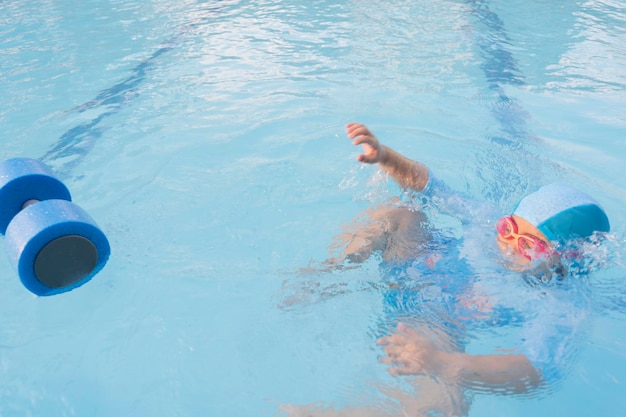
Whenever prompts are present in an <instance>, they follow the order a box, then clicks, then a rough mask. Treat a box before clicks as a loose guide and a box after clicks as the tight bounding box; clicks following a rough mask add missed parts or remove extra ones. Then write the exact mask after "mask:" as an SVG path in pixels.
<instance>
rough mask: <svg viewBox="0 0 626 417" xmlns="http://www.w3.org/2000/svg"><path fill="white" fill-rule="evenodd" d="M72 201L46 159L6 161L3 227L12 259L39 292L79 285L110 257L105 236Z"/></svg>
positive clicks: (0, 199)
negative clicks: (45, 162) (43, 161)
mask: <svg viewBox="0 0 626 417" xmlns="http://www.w3.org/2000/svg"><path fill="white" fill-rule="evenodd" d="M70 199H71V197H70V193H69V191H68V190H67V188H66V187H65V185H63V183H62V182H61V181H60V180H58V179H57V178H56V177H55V176H54V175H53V174H52V172H51V171H50V169H49V168H48V167H47V166H46V165H44V164H43V163H42V162H40V161H37V160H34V159H27V158H17V159H10V160H7V161H4V162H1V163H0V230H1V231H2V233H4V234H5V237H6V239H5V246H6V251H7V254H8V257H9V261H10V263H11V264H12V265H13V267H14V268H15V269H16V271H17V272H18V275H19V276H20V279H21V281H22V284H23V285H24V286H25V287H26V288H27V289H28V290H30V291H31V292H33V293H34V294H37V295H54V294H59V293H63V292H67V291H70V290H72V289H74V288H77V287H79V286H81V285H83V284H84V283H86V282H87V281H89V280H90V279H91V278H92V277H93V276H94V275H95V274H96V273H98V272H99V271H100V270H101V269H102V268H103V267H104V265H105V264H106V262H107V260H108V258H109V255H110V246H109V242H108V240H107V238H106V236H105V234H104V233H103V232H102V230H101V229H100V228H99V227H98V225H97V224H96V222H95V221H94V220H93V219H92V218H91V217H90V216H89V215H88V214H87V212H85V210H83V209H82V208H81V207H79V206H78V205H76V204H74V203H72V202H71V201H70ZM7 219H8V222H7ZM5 223H6V226H5Z"/></svg>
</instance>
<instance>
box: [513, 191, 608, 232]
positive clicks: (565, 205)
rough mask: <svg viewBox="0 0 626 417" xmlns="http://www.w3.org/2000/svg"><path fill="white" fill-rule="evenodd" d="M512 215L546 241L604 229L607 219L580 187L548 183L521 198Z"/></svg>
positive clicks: (596, 203) (604, 230)
mask: <svg viewBox="0 0 626 417" xmlns="http://www.w3.org/2000/svg"><path fill="white" fill-rule="evenodd" d="M513 214H515V215H517V216H519V217H522V218H523V219H525V220H527V221H528V222H530V223H531V224H532V225H534V226H535V227H536V228H537V229H539V231H540V232H541V233H543V234H544V235H545V236H546V237H547V238H548V239H549V240H551V241H557V242H564V241H566V240H568V239H572V238H576V237H589V236H591V235H592V234H593V232H596V231H597V232H608V231H609V229H610V226H609V219H608V217H607V216H606V213H605V212H604V210H603V209H602V207H600V204H599V203H598V202H597V201H596V200H594V199H593V198H592V197H590V196H589V195H587V194H585V193H583V192H582V191H580V190H577V189H575V188H572V187H569V186H567V185H562V184H550V185H546V186H544V187H541V188H540V189H539V190H537V191H535V192H534V193H532V194H529V195H528V196H526V197H524V198H523V199H522V201H520V202H519V204H518V205H517V208H516V209H515V210H514V211H513Z"/></svg>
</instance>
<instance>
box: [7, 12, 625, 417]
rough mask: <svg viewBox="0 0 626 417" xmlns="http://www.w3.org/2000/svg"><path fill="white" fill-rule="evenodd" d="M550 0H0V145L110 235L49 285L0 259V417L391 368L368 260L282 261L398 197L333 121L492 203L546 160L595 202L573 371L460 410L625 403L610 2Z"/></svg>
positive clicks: (213, 402) (263, 389)
mask: <svg viewBox="0 0 626 417" xmlns="http://www.w3.org/2000/svg"><path fill="white" fill-rule="evenodd" d="M556 3H557V4H556V5H555V2H553V1H531V2H529V1H525V2H523V1H506V2H505V1H487V0H484V1H479V0H467V1H461V0H458V1H418V2H416V1H401V0H391V1H385V2H382V1H376V0H365V1H345V2H331V1H317V2H299V1H287V0H286V1H278V2H276V1H273V2H269V1H256V2H247V1H236V0H228V1H219V2H200V1H168V0H164V1H158V2H156V1H155V2H150V1H132V0H119V1H108V2H105V1H95V0H90V1H84V2H77V3H73V4H71V5H70V4H68V3H66V2H60V1H42V2H28V1H13V2H9V3H5V4H2V5H1V6H0V21H2V26H1V28H0V42H1V43H0V54H1V55H2V59H0V80H1V82H0V93H1V96H2V98H3V106H2V108H1V109H0V128H1V130H2V138H3V139H2V143H3V146H2V148H1V151H0V153H1V155H0V157H1V158H2V159H6V158H10V157H22V156H24V157H34V158H41V159H42V160H43V161H44V162H46V163H48V164H49V165H50V166H51V167H52V168H53V169H54V170H55V171H56V172H57V173H58V174H59V176H60V177H61V178H62V179H63V180H64V181H65V182H66V183H67V185H68V187H69V188H70V189H71V190H72V194H73V197H74V200H75V201H76V202H77V203H79V204H80V205H81V206H82V207H84V208H85V209H87V210H88V211H89V213H90V214H91V215H92V216H93V217H94V219H96V221H97V222H98V223H99V224H100V226H101V227H102V228H103V229H104V230H105V232H106V233H107V235H108V237H109V240H110V243H111V248H112V254H111V258H110V260H109V263H108V264H107V266H106V267H105V268H104V269H103V270H102V271H101V272H100V273H99V274H98V275H97V276H96V277H95V278H94V279H93V280H92V281H91V282H89V283H88V284H87V285H85V286H83V287H81V288H79V289H76V290H74V291H72V292H69V293H67V294H62V295H59V296H54V297H46V298H37V297H35V296H33V295H32V294H30V293H29V292H28V291H26V290H25V289H24V287H23V286H22V285H21V284H20V282H19V279H18V278H17V276H16V274H15V273H14V272H13V271H12V270H11V268H10V266H9V264H8V262H7V260H6V257H5V256H0V276H1V277H2V287H3V290H2V295H1V296H0V297H1V298H0V300H1V305H2V308H1V311H2V325H1V326H0V347H1V349H2V354H1V356H0V378H1V381H2V383H1V384H0V387H1V388H0V415H2V416H13V415H15V416H18V415H19V416H26V415H35V416H64V415H90V416H111V415H118V416H123V415H133V416H155V415H159V416H161V415H162V416H166V415H167V416H173V415H180V416H195V415H203V416H205V415H210V416H259V415H275V414H276V413H278V408H279V405H280V404H285V403H294V404H307V403H316V402H320V403H327V404H332V405H336V406H342V405H347V404H357V405H358V404H360V403H366V402H367V401H368V400H369V399H370V398H371V397H373V396H374V395H375V393H376V392H377V387H376V385H377V384H378V383H385V384H394V383H396V380H395V379H394V378H392V377H390V376H389V375H387V372H386V368H385V366H384V365H382V364H379V363H378V362H377V361H378V358H379V357H380V355H381V351H380V348H379V347H377V346H376V345H375V343H374V339H375V334H376V332H377V326H378V320H379V317H380V312H381V308H382V299H381V294H380V292H379V291H377V290H376V285H375V284H376V283H377V282H379V280H380V276H379V274H380V271H379V270H378V267H377V265H376V264H375V262H372V263H368V264H366V265H364V266H363V267H362V268H360V269H358V270H351V271H345V272H344V273H341V274H332V275H331V276H309V277H303V276H302V275H300V274H298V272H297V271H298V270H299V269H300V268H302V267H304V266H306V265H308V264H309V262H310V261H311V260H321V259H324V258H325V256H326V248H327V246H328V244H329V243H330V241H331V238H332V236H333V235H334V234H336V233H337V232H338V231H339V230H340V228H341V225H342V224H344V223H346V222H348V221H350V219H352V217H353V216H354V215H355V214H356V213H358V212H359V211H361V210H363V209H365V208H366V207H368V206H370V205H372V204H375V203H379V202H382V201H384V200H385V199H387V198H389V197H390V196H393V195H395V194H397V189H395V188H394V187H393V186H391V185H389V184H387V183H385V182H384V181H383V180H382V179H381V178H380V177H379V176H377V175H376V174H375V172H376V171H375V170H373V169H367V168H362V167H359V166H357V164H356V162H355V161H354V157H355V155H356V150H355V149H354V148H352V147H351V146H350V144H349V142H348V141H347V140H346V139H345V137H344V133H343V126H344V124H345V123H346V122H348V121H353V120H354V121H362V122H365V123H367V124H368V125H370V126H371V127H372V128H373V129H374V130H375V131H376V133H377V134H378V135H379V137H381V138H384V140H385V141H386V142H388V143H389V144H390V145H392V146H394V147H395V148H397V149H398V150H402V151H403V152H404V153H406V154H408V155H410V156H412V157H414V158H416V159H418V160H421V161H424V162H426V163H428V164H429V166H431V167H432V168H433V169H434V170H436V172H437V173H438V175H439V176H440V177H441V178H442V179H444V180H445V181H446V182H448V183H449V184H450V185H452V186H454V187H455V188H458V189H460V190H463V191H466V192H468V193H470V194H471V195H473V196H475V197H477V198H481V199H485V200H487V201H489V202H491V203H493V204H494V205H495V206H497V207H499V208H501V209H502V210H510V209H512V207H513V206H514V204H515V202H516V201H517V199H518V198H519V194H520V193H525V192H528V191H530V190H532V188H533V187H536V186H537V185H540V184H543V183H546V182H549V181H551V180H553V179H555V178H556V179H558V180H562V181H567V182H569V183H572V184H575V185H578V186H580V187H581V188H583V189H585V190H587V191H589V192H592V194H593V195H594V196H595V197H596V198H597V199H598V200H600V201H601V202H602V204H603V206H604V207H605V209H606V210H607V212H608V213H609V217H610V219H611V224H612V227H613V234H612V235H611V237H610V239H609V241H608V242H607V243H606V245H605V248H606V250H607V252H608V254H607V255H606V257H605V258H604V259H603V260H604V263H605V266H604V267H603V268H602V269H601V270H599V271H596V272H594V273H593V274H592V280H593V284H594V295H593V310H592V318H591V320H590V322H591V325H590V328H589V331H588V338H587V339H586V340H584V342H583V343H582V344H581V348H580V350H579V355H578V357H577V358H576V361H575V364H574V365H572V370H571V372H569V374H568V375H567V377H566V378H564V379H563V381H561V382H560V384H559V386H558V388H557V389H554V390H553V392H550V394H549V395H542V396H536V397H535V396H533V397H530V398H528V397H521V398H516V397H503V396H494V395H479V396H477V397H476V398H474V401H473V404H472V408H471V410H470V413H469V414H470V415H476V416H481V415H493V416H495V415H498V416H526V415H554V414H556V413H558V414H559V415H570V416H579V415H580V416H583V415H590V414H592V413H593V414H594V415H609V414H613V413H614V411H613V410H616V409H617V410H619V409H622V408H624V406H626V400H625V399H624V396H623V389H622V388H621V387H622V385H623V382H624V381H625V380H626V358H625V357H624V354H623V348H624V345H625V344H626V336H625V335H626V325H625V323H626V320H624V319H625V315H624V312H625V306H626V301H625V300H626V287H625V285H624V283H623V281H624V278H626V267H625V266H624V264H625V262H624V261H625V257H624V253H623V252H624V249H623V247H624V241H625V239H626V238H625V233H624V232H625V230H624V224H625V223H626V218H625V217H626V215H625V212H624V210H623V207H624V205H625V204H626V187H625V186H624V181H623V179H622V175H621V173H622V166H623V160H624V158H625V157H626V147H625V140H624V137H625V136H624V133H625V132H626V118H625V116H624V113H625V110H626V104H625V102H624V95H625V93H626V76H625V75H624V73H623V70H622V69H623V68H624V65H625V64H626V47H625V46H624V45H626V42H625V40H626V39H625V38H626V30H624V29H623V27H624V20H626V5H624V4H623V3H621V2H610V1H587V2H582V1H581V2H567V4H565V3H566V2H556Z"/></svg>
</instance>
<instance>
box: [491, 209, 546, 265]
mask: <svg viewBox="0 0 626 417" xmlns="http://www.w3.org/2000/svg"><path fill="white" fill-rule="evenodd" d="M496 229H497V230H498V234H499V235H500V237H502V238H503V239H505V240H514V239H515V240H517V249H518V252H519V253H520V254H521V255H522V256H524V257H525V258H526V259H528V260H529V261H530V260H532V259H533V258H534V259H537V258H542V257H546V256H548V255H550V253H551V250H550V248H549V247H548V245H547V244H546V243H545V242H544V241H543V240H541V239H539V238H538V237H537V236H533V235H531V234H528V233H524V234H521V235H520V234H519V233H518V231H517V230H518V229H517V223H515V220H514V219H513V217H512V216H507V217H503V218H501V219H500V220H498V222H497V223H496Z"/></svg>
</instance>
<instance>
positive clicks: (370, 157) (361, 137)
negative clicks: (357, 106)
mask: <svg viewBox="0 0 626 417" xmlns="http://www.w3.org/2000/svg"><path fill="white" fill-rule="evenodd" d="M346 135H348V138H350V139H353V141H352V144H353V145H362V146H363V153H362V154H361V155H359V156H358V157H357V158H356V159H357V161H359V162H363V163H366V164H375V163H377V162H380V161H381V159H382V154H383V147H382V146H381V145H380V143H379V142H378V139H376V136H374V135H373V134H372V132H370V130H369V129H368V128H367V127H366V126H365V125H363V124H361V123H348V124H347V125H346Z"/></svg>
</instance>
